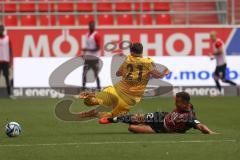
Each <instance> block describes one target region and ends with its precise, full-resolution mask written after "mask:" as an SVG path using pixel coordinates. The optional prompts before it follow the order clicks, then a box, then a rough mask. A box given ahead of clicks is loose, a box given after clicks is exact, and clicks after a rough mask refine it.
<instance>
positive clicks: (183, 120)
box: [163, 105, 200, 133]
mask: <svg viewBox="0 0 240 160" xmlns="http://www.w3.org/2000/svg"><path fill="white" fill-rule="evenodd" d="M163 122H164V128H165V129H166V131H167V132H177V133H185V132H186V131H187V130H189V129H190V128H195V127H196V125H197V124H199V123H200V122H199V121H198V120H197V118H196V115H195V112H194V110H193V107H192V105H191V106H190V107H189V109H188V110H186V111H181V110H179V109H177V108H176V109H174V110H173V111H172V112H170V113H168V114H167V115H165V117H164V120H163Z"/></svg>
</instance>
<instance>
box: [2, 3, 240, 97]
mask: <svg viewBox="0 0 240 160" xmlns="http://www.w3.org/2000/svg"><path fill="white" fill-rule="evenodd" d="M239 3H240V2H239V1H237V0H208V1H205V0H189V1H181V0H177V1H167V0H166V1H114V3H113V1H92V2H91V1H70V0H60V1H44V0H40V1H34V0H28V1H25V0H21V1H13V0H2V1H1V5H0V8H1V17H0V20H1V23H2V24H4V25H5V26H6V29H7V34H8V35H9V36H10V39H11V41H12V44H13V45H12V46H13V53H14V65H13V75H12V77H13V82H14V87H15V90H14V91H13V93H14V94H15V95H16V96H28V94H24V91H22V90H21V88H23V89H27V88H28V89H30V88H31V89H30V91H29V92H30V93H31V92H34V93H35V92H36V94H34V93H32V94H29V96H38V95H39V96H41V95H42V96H47V97H48V96H50V97H51V95H49V92H48V88H49V84H48V79H49V76H50V74H51V72H52V71H53V70H54V68H57V67H58V66H59V65H60V64H61V63H60V62H59V61H58V59H57V58H59V57H65V61H66V60H67V59H68V58H67V57H74V56H80V55H81V54H82V53H81V48H82V47H83V46H84V43H83V42H84V36H85V33H86V32H87V24H88V22H89V21H91V20H94V21H96V24H97V30H98V31H99V33H100V34H101V35H102V44H101V46H102V48H101V58H102V59H103V60H104V62H105V61H106V65H105V67H104V68H103V69H102V71H101V72H100V77H101V79H102V83H103V86H107V85H109V84H111V79H110V76H106V75H104V74H103V73H110V71H109V66H108V64H109V57H111V56H112V55H114V54H117V53H119V52H124V53H128V50H122V51H121V49H119V44H120V43H121V42H122V41H140V42H142V43H143V45H144V55H145V56H153V59H156V61H157V62H158V63H162V64H164V65H167V66H168V67H169V68H170V70H171V71H172V72H173V75H172V77H168V78H166V80H167V81H169V82H170V83H171V84H173V85H174V86H175V89H177V90H179V89H180V90H182V86H184V87H188V88H189V89H190V90H191V88H192V89H193V91H192V94H193V95H216V94H219V93H217V90H216V89H215V88H214V81H213V79H212V78H211V77H212V76H211V74H212V72H213V71H214V62H213V61H210V60H209V59H208V55H209V54H211V52H212V51H211V44H210V39H209V32H210V31H212V30H215V31H217V32H218V33H219V34H218V36H219V37H220V38H221V39H222V40H223V41H224V43H225V45H226V48H225V49H226V54H227V55H228V56H229V57H228V59H229V60H228V64H229V66H228V67H229V68H228V72H227V76H228V77H229V78H230V79H232V80H234V81H236V82H237V83H240V73H239V68H240V64H239V63H237V61H239V60H240V59H239V57H238V56H239V55H240V45H239V41H240V29H239V28H238V26H237V24H239V23H240V12H239V5H240V4H239ZM109 42H114V43H116V46H117V48H116V49H115V50H114V51H106V50H104V47H105V46H106V44H107V43H109ZM160 57H162V58H160ZM183 57H185V58H183ZM182 58H183V60H181V59H182ZM54 59H55V61H54ZM63 59H64V58H63ZM63 59H62V61H61V62H64V60H63ZM106 59H107V60H106ZM199 61H201V62H202V63H192V62H199ZM47 65H49V66H52V67H46V66H47ZM29 66H31V67H29ZM43 66H45V67H43ZM206 66H209V67H206ZM81 72H82V71H81V69H78V70H77V71H75V72H73V73H72V74H71V76H69V78H68V79H67V83H69V84H73V85H78V86H79V85H81V77H80V76H79V75H81ZM0 82H1V83H0V84H1V86H2V85H4V80H3V79H2V78H1V81H0ZM90 86H94V84H90ZM192 86H194V87H192ZM179 87H180V88H179ZM34 88H35V89H36V88H37V90H32V89H34ZM39 89H40V90H41V91H40V90H39ZM43 90H45V93H46V94H40V93H39V92H42V91H43ZM27 92H28V91H27ZM1 93H2V95H4V90H3V89H2V88H1ZM37 93H38V94H37ZM221 94H225V95H237V94H238V89H237V88H234V87H226V88H224V91H223V93H221Z"/></svg>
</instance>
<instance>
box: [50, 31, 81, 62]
mask: <svg viewBox="0 0 240 160" xmlns="http://www.w3.org/2000/svg"><path fill="white" fill-rule="evenodd" d="M63 42H67V43H68V44H69V45H70V50H69V51H68V52H67V53H64V52H62V50H61V44H62V43H63ZM78 50H79V45H78V41H77V40H76V38H74V37H73V36H71V35H70V34H69V31H68V30H63V31H62V35H61V36H58V37H57V38H56V39H55V40H54V41H53V52H54V54H55V55H56V56H60V57H69V56H76V55H77V52H78Z"/></svg>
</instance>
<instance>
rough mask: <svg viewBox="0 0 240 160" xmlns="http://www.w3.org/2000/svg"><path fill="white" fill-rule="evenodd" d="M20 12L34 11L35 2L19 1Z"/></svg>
mask: <svg viewBox="0 0 240 160" xmlns="http://www.w3.org/2000/svg"><path fill="white" fill-rule="evenodd" d="M19 11H20V12H34V11H35V2H34V0H24V1H20V3H19Z"/></svg>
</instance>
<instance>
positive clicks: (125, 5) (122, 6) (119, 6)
mask: <svg viewBox="0 0 240 160" xmlns="http://www.w3.org/2000/svg"><path fill="white" fill-rule="evenodd" d="M115 4H116V11H131V10H132V3H131V2H119V3H115Z"/></svg>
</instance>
